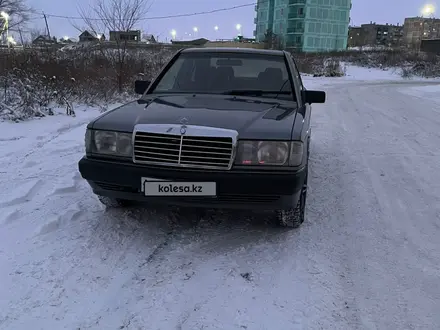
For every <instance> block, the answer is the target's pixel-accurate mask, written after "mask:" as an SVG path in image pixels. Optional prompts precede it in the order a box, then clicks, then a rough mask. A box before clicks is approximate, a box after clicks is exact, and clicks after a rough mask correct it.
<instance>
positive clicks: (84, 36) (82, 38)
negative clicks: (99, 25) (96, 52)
mask: <svg viewBox="0 0 440 330" xmlns="http://www.w3.org/2000/svg"><path fill="white" fill-rule="evenodd" d="M78 39H79V42H94V41H99V38H98V37H97V36H94V35H93V34H91V33H90V32H89V31H87V30H86V31H84V32H83V33H81V34H80V35H79V37H78Z"/></svg>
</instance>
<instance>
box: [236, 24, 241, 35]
mask: <svg viewBox="0 0 440 330" xmlns="http://www.w3.org/2000/svg"><path fill="white" fill-rule="evenodd" d="M235 28H236V29H237V31H238V35H239V36H241V24H237V25H236V26H235Z"/></svg>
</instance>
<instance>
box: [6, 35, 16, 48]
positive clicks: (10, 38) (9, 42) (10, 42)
mask: <svg viewBox="0 0 440 330" xmlns="http://www.w3.org/2000/svg"><path fill="white" fill-rule="evenodd" d="M7 40H8V45H13V46H15V45H16V44H17V42H16V41H15V40H14V38H13V37H12V36H9V37H8V39H7Z"/></svg>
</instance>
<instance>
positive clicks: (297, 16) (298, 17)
mask: <svg viewBox="0 0 440 330" xmlns="http://www.w3.org/2000/svg"><path fill="white" fill-rule="evenodd" d="M305 17H306V15H304V13H302V14H299V13H297V12H295V13H289V15H287V19H302V18H305Z"/></svg>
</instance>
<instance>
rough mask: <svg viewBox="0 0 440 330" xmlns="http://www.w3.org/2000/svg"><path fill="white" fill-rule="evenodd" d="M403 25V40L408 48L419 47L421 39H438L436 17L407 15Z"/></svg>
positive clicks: (439, 27)
mask: <svg viewBox="0 0 440 330" xmlns="http://www.w3.org/2000/svg"><path fill="white" fill-rule="evenodd" d="M403 26H404V29H403V41H404V44H405V45H406V46H407V47H409V48H416V49H420V47H421V42H422V40H431V39H440V19H438V18H428V17H408V18H405V23H404V25H403Z"/></svg>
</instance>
